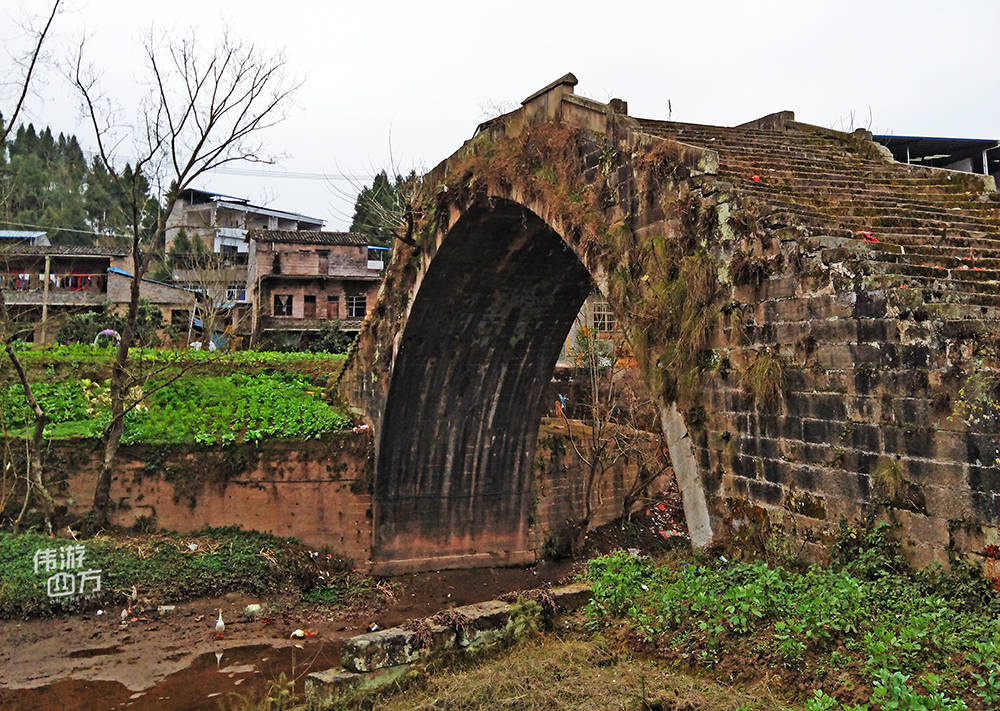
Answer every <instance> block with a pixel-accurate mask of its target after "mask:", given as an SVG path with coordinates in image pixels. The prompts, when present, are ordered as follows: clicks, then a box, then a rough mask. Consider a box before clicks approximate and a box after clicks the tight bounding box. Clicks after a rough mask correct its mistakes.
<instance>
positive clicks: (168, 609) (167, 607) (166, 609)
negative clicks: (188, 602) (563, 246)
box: [156, 605, 175, 615]
mask: <svg viewBox="0 0 1000 711" xmlns="http://www.w3.org/2000/svg"><path fill="white" fill-rule="evenodd" d="M174 609H175V608H174V606H173V605H160V606H159V607H157V608H156V611H157V612H158V613H159V614H161V615H166V614H167V613H169V612H173V611H174Z"/></svg>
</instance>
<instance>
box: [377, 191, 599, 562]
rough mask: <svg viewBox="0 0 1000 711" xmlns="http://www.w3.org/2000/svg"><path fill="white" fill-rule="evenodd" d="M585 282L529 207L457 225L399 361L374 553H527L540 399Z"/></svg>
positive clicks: (383, 446)
mask: <svg viewBox="0 0 1000 711" xmlns="http://www.w3.org/2000/svg"><path fill="white" fill-rule="evenodd" d="M470 264H471V265H475V268H474V270H470V269H469V268H468V265H470ZM591 288H592V279H591V275H590V273H589V271H588V270H587V269H586V268H585V267H584V265H583V264H582V263H581V262H580V260H579V258H578V257H577V256H576V254H575V253H574V252H573V251H572V250H571V249H570V248H569V247H568V246H567V245H566V243H565V242H564V241H563V239H562V237H560V235H559V234H557V233H556V232H555V231H554V230H553V229H552V228H551V227H550V226H549V225H548V224H546V222H545V221H544V220H542V219H541V218H540V217H539V216H538V215H536V214H535V213H534V212H532V211H531V210H529V209H527V208H526V207H524V206H523V205H520V204H518V203H515V202H512V201H510V200H505V199H500V198H490V199H488V200H483V201H481V202H477V203H475V204H473V205H472V206H471V207H470V208H469V209H467V210H466V211H465V212H464V214H463V215H462V216H461V217H460V218H459V219H458V221H457V222H456V223H455V224H454V225H453V226H452V228H451V229H450V230H449V232H448V234H447V235H446V236H445V237H444V239H443V240H442V242H441V245H440V247H439V248H438V250H437V253H436V254H435V256H434V259H433V260H432V262H431V263H430V265H429V267H428V268H427V271H426V273H425V274H424V277H423V279H422V281H421V283H420V286H419V288H418V291H417V293H416V295H415V297H414V299H413V302H412V306H411V307H410V312H409V314H408V317H407V321H406V325H405V328H404V330H403V333H402V336H401V339H400V342H399V346H398V349H397V352H396V356H395V359H394V366H393V371H392V379H391V382H390V384H389V389H388V395H387V401H386V407H385V419H384V421H383V423H382V427H381V433H380V435H379V437H380V439H379V447H378V456H377V462H376V468H375V484H374V492H373V493H374V505H373V515H374V518H375V520H374V540H373V550H372V553H373V556H372V557H373V559H374V560H377V561H380V562H392V561H395V562H396V563H397V564H398V565H395V566H389V568H392V567H396V568H399V569H405V568H411V569H418V568H420V567H422V566H421V564H420V561H422V560H423V561H426V560H428V559H434V561H435V567H450V566H453V565H454V566H458V565H461V566H467V565H485V564H490V563H518V562H529V561H531V560H533V553H532V551H530V550H528V548H529V545H528V541H527V535H528V513H529V509H530V506H531V484H532V466H533V457H534V452H535V445H536V438H537V434H538V424H539V420H540V417H541V414H542V413H541V411H540V409H539V408H540V407H541V405H542V403H541V399H542V394H543V393H544V391H545V388H546V386H547V385H548V383H549V381H550V379H551V377H552V373H553V370H554V368H555V363H556V360H557V359H558V357H559V353H560V350H561V348H562V346H563V343H564V341H565V339H566V336H567V334H568V332H569V330H570V327H571V326H572V324H573V321H574V319H575V317H576V315H577V313H578V312H579V310H580V307H581V305H582V304H583V302H584V300H585V299H586V298H587V296H588V294H589V293H590V291H591ZM407 561H409V563H407ZM386 569H388V568H386Z"/></svg>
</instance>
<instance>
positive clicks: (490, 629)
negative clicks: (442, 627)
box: [455, 600, 510, 650]
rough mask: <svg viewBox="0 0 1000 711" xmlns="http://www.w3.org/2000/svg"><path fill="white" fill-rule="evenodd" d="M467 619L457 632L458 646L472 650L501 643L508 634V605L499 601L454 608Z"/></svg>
mask: <svg viewBox="0 0 1000 711" xmlns="http://www.w3.org/2000/svg"><path fill="white" fill-rule="evenodd" d="M455 611H456V612H459V613H461V614H463V615H465V616H466V617H468V618H469V621H468V622H467V623H466V624H465V625H464V626H463V627H462V628H461V629H460V630H459V633H458V645H459V646H460V647H463V648H465V649H469V650H474V649H481V648H483V647H487V646H489V645H491V644H495V643H497V642H501V641H503V640H505V639H507V638H508V636H509V634H510V630H509V624H508V623H509V622H510V605H508V604H507V603H505V602H500V601H499V600H490V601H488V602H480V603H478V604H476V605H466V606H464V607H457V608H455Z"/></svg>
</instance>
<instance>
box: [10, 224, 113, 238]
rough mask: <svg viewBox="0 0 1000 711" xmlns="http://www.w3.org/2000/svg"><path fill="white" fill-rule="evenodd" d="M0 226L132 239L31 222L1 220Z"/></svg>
mask: <svg viewBox="0 0 1000 711" xmlns="http://www.w3.org/2000/svg"><path fill="white" fill-rule="evenodd" d="M0 224H3V225H16V226H17V227H30V228H32V229H35V230H43V231H49V230H51V231H55V232H75V233H77V234H84V235H93V236H95V237H128V238H129V239H131V237H132V236H131V235H125V234H118V233H117V232H94V231H93V228H92V227H91V228H90V231H88V230H87V229H83V228H80V227H52V226H49V225H33V224H31V223H30V222H16V221H14V220H4V219H0Z"/></svg>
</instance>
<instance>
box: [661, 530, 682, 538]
mask: <svg viewBox="0 0 1000 711" xmlns="http://www.w3.org/2000/svg"><path fill="white" fill-rule="evenodd" d="M657 533H659V534H660V535H661V536H663V537H664V538H687V534H685V533H683V532H682V531H674V530H670V531H657Z"/></svg>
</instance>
